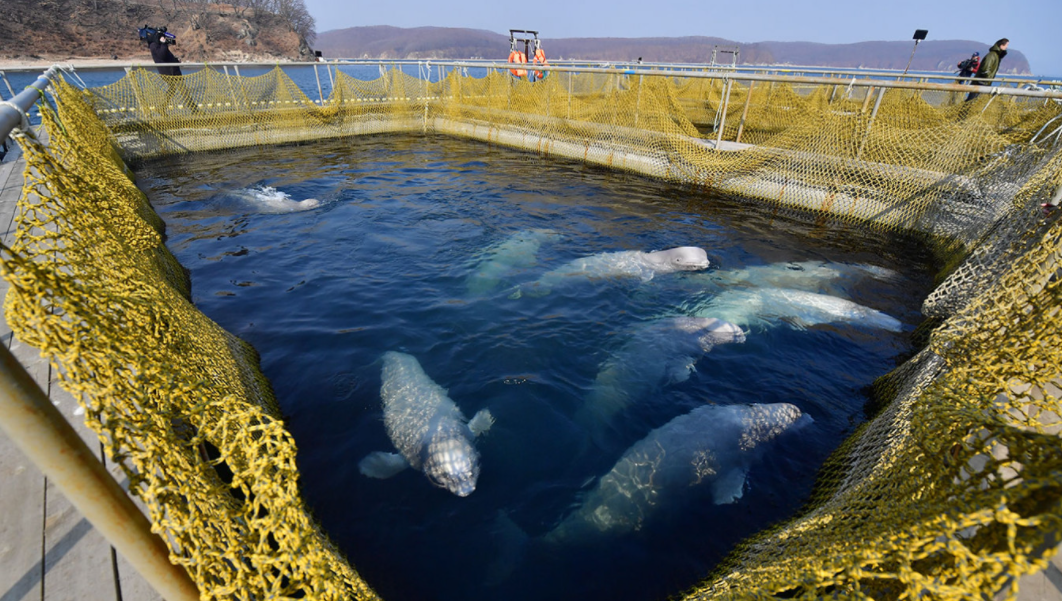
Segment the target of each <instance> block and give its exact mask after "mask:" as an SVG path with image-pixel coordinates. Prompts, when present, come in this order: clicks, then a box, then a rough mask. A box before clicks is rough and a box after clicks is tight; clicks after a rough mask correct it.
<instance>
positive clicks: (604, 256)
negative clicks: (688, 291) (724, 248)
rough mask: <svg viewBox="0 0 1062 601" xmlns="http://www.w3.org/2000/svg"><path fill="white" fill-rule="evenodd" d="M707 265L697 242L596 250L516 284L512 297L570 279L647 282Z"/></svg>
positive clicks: (540, 292)
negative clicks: (645, 248) (661, 247)
mask: <svg viewBox="0 0 1062 601" xmlns="http://www.w3.org/2000/svg"><path fill="white" fill-rule="evenodd" d="M707 268H708V253H707V252H705V250H704V249H703V248H698V247H696V246H679V247H676V248H669V249H667V250H657V251H652V252H644V251H640V250H626V251H619V252H609V253H599V254H596V255H590V256H589V257H582V258H579V259H575V260H574V261H569V262H568V263H565V264H564V265H561V266H560V267H558V268H556V269H554V270H552V271H548V272H546V273H544V274H542V277H540V278H538V279H537V280H535V281H534V282H531V283H529V284H524V285H521V286H520V287H518V288H517V290H516V291H515V292H514V293H513V294H512V295H511V297H512V298H520V296H522V295H523V293H524V292H525V291H526V293H527V294H528V295H529V296H544V295H546V294H549V293H550V292H551V291H552V290H553V288H555V287H557V286H560V285H562V284H567V283H572V282H585V281H588V280H594V279H606V278H638V279H641V280H642V281H643V282H648V281H649V280H651V279H653V277H654V276H656V275H657V274H663V273H674V272H677V271H699V270H701V269H707Z"/></svg>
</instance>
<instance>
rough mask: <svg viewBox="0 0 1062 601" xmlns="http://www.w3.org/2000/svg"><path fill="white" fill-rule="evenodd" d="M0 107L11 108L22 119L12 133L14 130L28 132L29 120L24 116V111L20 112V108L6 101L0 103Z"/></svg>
mask: <svg viewBox="0 0 1062 601" xmlns="http://www.w3.org/2000/svg"><path fill="white" fill-rule="evenodd" d="M0 106H9V107H11V108H13V109H15V110H16V111H17V112H18V114H19V116H21V117H22V123H20V124H19V125H18V126H17V127H15V128H13V129H12V131H14V130H22V131H29V129H30V120H29V116H28V115H26V111H24V110H22V108H21V107H19V106H18V105H17V104H15V103H14V102H10V101H7V100H4V101H2V102H0Z"/></svg>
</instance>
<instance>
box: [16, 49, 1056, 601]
mask: <svg viewBox="0 0 1062 601" xmlns="http://www.w3.org/2000/svg"><path fill="white" fill-rule="evenodd" d="M457 67H458V68H453V69H452V70H447V71H446V73H445V74H444V76H443V77H439V78H435V79H437V80H438V81H432V82H429V81H426V80H424V79H418V78H413V77H409V76H406V75H403V74H402V73H401V72H400V71H398V70H394V71H390V72H388V76H387V77H384V78H381V79H378V80H375V81H373V82H363V81H358V80H354V79H353V78H345V76H344V75H343V74H342V73H332V72H331V71H330V72H329V76H330V77H333V78H334V82H335V84H334V87H333V89H332V94H331V96H330V97H329V99H328V100H327V101H325V100H324V99H322V102H319V103H314V102H311V101H309V100H308V99H306V98H305V96H303V95H302V94H301V92H300V91H298V88H297V87H296V86H295V85H294V84H293V83H292V82H291V81H290V80H289V79H287V78H286V77H285V76H284V75H283V74H282V73H281V72H280V71H279V70H278V71H274V72H272V73H270V74H268V75H265V76H261V77H257V78H251V79H247V78H240V77H235V76H226V75H224V74H220V73H218V72H216V71H213V70H210V69H204V70H202V71H200V72H198V73H197V74H195V75H193V76H191V77H186V78H184V80H181V81H167V80H163V79H162V78H159V77H158V76H154V75H153V74H150V73H147V72H143V71H133V72H132V73H131V74H130V76H129V77H128V78H126V79H124V80H122V81H120V82H119V83H118V84H115V85H113V86H109V87H107V88H103V89H99V90H94V91H92V92H91V93H85V92H81V91H78V90H76V89H74V88H72V87H71V86H69V85H68V84H65V83H63V82H57V84H56V89H57V91H56V98H57V103H56V108H57V110H56V111H54V112H50V111H46V114H45V119H46V122H47V124H48V126H49V127H48V131H49V134H50V135H51V136H52V137H51V138H50V147H49V148H48V149H45V148H44V147H43V146H40V145H38V143H36V142H34V141H33V140H31V139H28V138H26V137H23V138H22V139H21V140H20V142H22V143H23V144H24V146H25V147H26V148H27V155H28V157H29V163H30V165H31V168H32V170H33V173H34V178H32V179H31V181H30V184H29V185H28V186H27V189H28V191H29V195H28V196H27V200H28V202H27V205H26V210H25V211H24V212H23V214H22V215H21V220H22V224H23V225H22V227H23V228H24V230H25V231H26V232H27V233H26V234H25V235H23V236H21V237H20V239H19V243H18V244H16V245H15V246H13V247H12V249H11V252H9V253H8V256H7V257H5V259H6V260H5V265H6V266H7V269H8V274H9V279H12V280H13V281H14V282H17V283H18V284H17V285H16V286H14V287H13V290H14V292H13V293H12V294H11V295H10V296H9V301H8V303H9V304H8V306H9V307H11V308H12V309H9V316H11V315H18V316H19V318H18V320H19V321H18V323H12V326H13V328H14V329H15V330H16V331H17V332H18V333H19V336H20V337H23V338H25V339H27V340H29V341H30V342H31V343H33V344H35V345H36V346H39V347H41V348H45V349H49V351H48V352H49V353H51V354H52V356H53V357H55V360H57V361H58V362H59V363H60V364H61V365H62V366H63V368H64V370H65V371H64V376H65V380H66V385H68V386H69V387H70V388H72V389H74V390H77V391H79V392H80V393H81V394H82V400H83V401H84V402H85V404H86V406H87V407H88V409H89V411H88V414H89V416H90V418H91V419H92V420H94V421H93V423H94V424H96V427H97V428H98V429H99V431H100V432H101V433H102V435H103V438H104V439H105V442H106V444H108V445H109V448H110V449H111V452H112V454H113V455H115V456H118V457H120V458H121V459H122V460H123V461H125V465H126V466H127V468H128V473H129V474H130V477H131V479H132V480H133V481H134V483H135V486H134V489H135V490H136V491H137V492H138V494H139V495H140V496H141V497H142V498H144V499H145V501H146V502H147V503H148V506H149V507H150V508H151V510H152V513H153V516H154V517H155V519H156V520H157V523H161V524H167V525H168V526H166V527H164V530H165V532H166V537H167V538H168V540H169V542H170V543H171V549H172V550H173V555H174V558H175V559H176V560H177V561H179V562H181V563H183V564H184V565H187V566H189V567H190V568H191V570H192V572H193V573H194V574H197V575H198V581H199V584H200V587H201V590H203V591H204V592H205V593H206V594H207V595H210V596H224V595H227V594H229V593H227V592H225V591H231V590H232V589H231V588H227V586H230V585H231V586H234V587H236V588H238V589H239V590H241V591H246V594H247V596H248V597H254V596H258V595H260V594H264V593H257V592H254V591H266V590H275V591H285V592H286V594H289V595H299V594H312V595H315V596H328V595H336V596H338V597H350V596H353V595H360V596H371V595H373V593H371V592H370V591H369V590H368V588H367V587H366V586H365V584H364V582H363V581H362V580H361V578H360V577H359V576H358V575H357V573H356V572H354V571H353V569H352V568H351V567H350V566H349V564H347V563H346V562H345V561H344V560H343V559H342V558H341V556H340V555H339V554H338V553H336V551H335V550H334V548H333V546H332V544H331V543H330V542H329V541H328V539H327V538H326V537H324V536H322V535H321V534H320V532H319V531H318V527H317V525H316V524H315V522H314V521H313V520H311V519H309V516H308V515H307V514H306V512H305V510H304V507H305V505H304V504H303V502H302V500H301V499H300V498H299V493H298V488H297V483H296V482H297V476H296V469H295V464H294V450H293V448H294V447H293V446H292V445H291V442H290V437H289V435H288V434H287V433H286V432H285V431H284V429H283V428H282V427H281V424H280V422H279V421H278V417H279V414H278V412H277V407H276V405H275V399H274V396H273V394H272V391H271V390H270V388H269V386H268V384H267V383H266V382H265V381H264V379H263V378H262V377H261V375H260V373H259V372H258V371H257V367H256V358H255V355H254V353H253V351H252V350H251V349H250V348H249V347H247V346H245V345H244V344H243V343H242V342H241V341H239V340H238V339H237V338H235V337H233V336H232V335H231V334H229V333H227V332H225V331H224V330H222V329H220V328H218V327H217V326H215V325H214V324H213V323H212V322H210V321H209V320H206V319H205V318H204V317H203V316H202V314H201V313H199V312H198V311H196V310H195V309H194V307H192V306H191V305H190V304H189V303H188V296H187V295H188V291H187V288H186V287H185V280H184V278H183V273H182V271H181V269H180V266H179V265H178V264H177V263H176V262H175V261H173V258H172V256H171V255H170V254H169V252H168V251H167V250H166V248H165V247H164V246H163V244H162V239H161V236H159V235H158V234H157V230H153V229H152V226H154V227H158V225H159V222H158V219H157V217H156V216H155V214H154V213H153V212H151V210H150V207H149V206H148V205H147V204H146V202H145V199H144V197H143V195H142V194H141V193H140V192H139V191H137V190H136V188H135V187H134V186H133V185H132V184H131V183H130V182H129V180H128V178H127V177H126V176H125V175H124V174H123V172H122V167H121V163H120V162H119V161H118V160H117V156H118V155H119V154H120V155H122V156H124V158H125V159H126V160H128V161H131V162H133V163H136V162H137V161H140V160H142V159H145V158H150V157H156V156H161V155H165V154H171V153H175V152H185V151H190V150H205V149H219V148H229V147H238V146H249V145H269V144H275V143H278V142H292V141H303V140H308V139H320V138H329V137H334V138H341V139H349V140H352V143H355V144H356V143H357V137H356V134H361V133H379V132H387V131H392V132H420V133H421V134H424V133H431V134H435V135H439V134H444V135H449V136H460V137H468V138H472V139H478V140H482V141H488V142H493V143H495V144H498V145H504V146H512V147H517V148H523V149H527V150H534V151H537V152H538V153H540V154H542V155H545V156H546V157H549V156H564V157H570V158H575V159H578V160H580V161H585V162H587V163H594V164H599V165H607V166H609V167H612V168H615V169H619V170H625V171H632V172H636V173H641V174H646V175H651V176H654V177H656V178H659V179H661V180H664V181H672V182H675V183H677V184H681V185H683V186H699V187H704V188H710V189H712V190H716V191H725V192H730V193H739V194H742V195H744V196H747V197H751V198H754V199H757V200H758V201H759V202H762V203H764V208H766V209H768V210H769V211H778V212H781V213H787V212H792V213H793V214H794V215H796V216H810V217H812V221H811V224H810V227H814V228H822V229H825V230H831V229H832V228H836V227H837V225H836V224H837V223H838V222H843V223H844V224H845V225H846V226H847V227H849V228H851V231H864V232H878V233H882V234H884V236H885V239H889V238H892V237H895V236H896V235H897V234H901V233H902V234H903V235H914V236H916V237H918V238H919V240H920V241H921V242H922V243H923V244H926V245H927V246H928V247H929V248H930V249H931V251H932V252H933V253H935V258H934V260H935V261H936V262H937V264H938V265H942V268H941V271H940V273H939V274H938V281H939V285H938V286H937V287H936V288H935V289H934V290H933V292H931V293H930V294H929V295H928V297H927V300H926V302H925V303H924V304H923V307H922V313H923V316H925V317H928V318H930V319H929V320H927V321H923V322H922V323H920V324H918V325H919V328H920V329H919V330H918V334H919V336H918V337H916V338H915V340H917V341H918V342H917V343H918V345H919V346H918V349H920V350H919V352H918V353H917V354H916V355H915V356H914V358H912V359H911V360H909V361H907V362H905V363H904V364H903V365H902V366H900V367H899V368H897V369H895V370H893V371H892V372H890V373H889V374H887V375H884V376H882V377H881V378H879V379H878V380H877V381H876V382H875V384H874V395H873V398H872V401H873V407H872V414H873V415H872V419H871V420H870V421H868V422H867V424H866V425H864V426H862V427H860V428H859V429H858V431H856V432H855V433H854V434H853V435H851V436H849V437H848V438H847V439H846V440H845V442H844V443H843V444H842V445H841V447H840V448H839V449H838V450H837V451H835V452H834V453H833V455H832V456H831V457H830V458H829V459H828V460H827V462H826V465H825V467H824V469H823V470H822V472H821V473H820V475H819V478H818V481H817V484H816V487H815V491H814V493H813V494H812V496H811V500H810V502H809V504H808V505H806V506H805V507H804V509H803V510H802V511H801V512H800V513H799V515H798V516H797V517H795V518H793V519H791V520H789V521H787V522H785V523H784V524H781V525H779V526H777V527H775V528H773V529H771V530H769V531H768V532H766V533H761V534H759V535H757V536H755V537H754V538H752V539H749V540H747V541H746V542H745V543H743V544H742V545H740V546H739V548H738V549H737V550H736V551H735V552H734V553H732V554H730V555H729V557H728V558H727V559H726V561H725V562H724V564H723V566H724V567H723V568H722V569H720V570H719V571H717V572H715V575H713V576H710V575H708V574H705V575H704V576H705V579H703V580H702V581H701V583H700V584H699V585H697V586H696V587H695V588H693V589H691V590H690V591H689V592H688V595H690V596H691V597H702V596H713V595H750V596H751V595H753V594H757V591H760V592H761V593H770V594H785V595H787V596H807V597H817V596H820V595H822V594H825V593H828V592H830V591H841V592H842V593H845V594H853V595H859V594H863V593H867V594H871V595H875V596H878V595H891V594H895V595H897V596H898V595H901V594H904V593H905V592H906V593H910V594H917V593H920V592H930V593H932V594H935V595H939V596H942V597H949V596H954V597H960V596H963V595H966V594H969V591H971V590H978V591H983V592H988V593H991V592H994V591H995V590H997V589H999V588H1001V587H1002V586H1003V585H1004V583H1005V578H1006V577H1007V576H1006V575H1018V574H1021V573H1024V572H1026V571H1028V570H1030V569H1032V568H1033V567H1034V566H1035V565H1036V561H1038V557H1039V556H1038V553H1040V552H1039V551H1036V549H1038V548H1039V545H1041V543H1042V542H1043V540H1044V533H1046V532H1050V531H1052V530H1056V529H1057V520H1058V515H1059V511H1058V497H1057V494H1056V493H1057V490H1058V489H1057V473H1056V471H1057V466H1058V457H1057V455H1058V452H1059V451H1058V445H1057V440H1056V439H1055V438H1054V432H1053V429H1054V422H1055V420H1056V419H1057V416H1056V414H1055V413H1054V411H1055V405H1056V398H1055V394H1056V393H1057V390H1056V389H1054V388H1053V385H1052V384H1051V383H1052V382H1053V380H1054V379H1055V377H1056V376H1057V373H1056V372H1055V371H1053V370H1052V369H1051V368H1050V367H1049V366H1051V365H1053V364H1054V363H1056V361H1053V359H1052V357H1053V353H1056V352H1057V351H1056V350H1055V349H1057V344H1055V342H1056V341H1055V338H1057V328H1056V327H1055V326H1054V325H1053V321H1052V319H1053V317H1051V316H1052V315H1054V310H1055V307H1056V306H1057V302H1058V299H1057V290H1056V288H1055V286H1056V285H1055V283H1054V281H1053V275H1054V273H1055V270H1056V266H1055V263H1054V257H1055V253H1056V249H1057V228H1056V227H1055V223H1054V222H1053V221H1052V220H1047V221H1044V220H1042V218H1041V213H1040V208H1039V204H1040V203H1042V202H1046V201H1047V200H1049V199H1050V198H1051V195H1052V194H1053V192H1054V190H1055V188H1056V187H1057V186H1058V184H1059V181H1058V180H1059V170H1058V165H1059V162H1058V161H1059V159H1058V155H1057V150H1056V148H1055V147H1054V146H1052V144H1051V142H1050V141H1045V139H1044V136H1043V134H1044V133H1045V130H1046V128H1047V127H1048V126H1049V124H1050V123H1051V122H1052V120H1053V119H1055V117H1057V116H1058V111H1059V108H1058V104H1057V103H1055V102H1054V101H1053V100H1052V95H1051V93H1044V92H1036V91H1029V90H1014V91H1008V92H1007V93H1003V94H994V95H983V96H982V97H980V98H978V99H975V100H974V101H972V102H969V103H965V102H960V101H959V100H960V98H959V97H958V96H957V95H956V93H958V92H960V91H961V89H954V88H953V87H950V86H938V85H930V84H916V83H911V82H891V81H881V80H868V81H863V82H860V85H858V86H856V85H855V83H854V82H853V85H851V86H845V85H843V84H844V83H847V82H843V81H841V80H838V81H828V80H825V78H821V79H820V78H807V79H793V80H791V81H788V80H787V79H786V78H781V77H777V76H772V75H767V74H762V73H746V74H742V73H730V72H727V73H702V74H691V73H688V72H687V73H676V72H667V71H658V72H653V71H648V70H647V71H644V72H643V71H639V70H635V69H631V70H630V72H627V70H617V69H571V70H569V69H565V68H558V69H554V72H552V73H551V74H550V75H549V76H548V77H547V78H546V79H544V80H543V81H540V82H537V83H534V84H531V83H528V82H526V81H514V80H513V79H511V78H510V77H509V76H508V75H506V74H503V73H498V72H491V73H488V74H487V76H486V77H471V76H466V75H464V74H463V73H462V72H461V66H457ZM175 86H179V87H176V88H175ZM870 86H873V87H874V88H875V90H874V91H871V90H869V89H867V88H868V87H870ZM171 92H172V93H171ZM175 98H176V99H177V100H174V99H175ZM60 125H61V127H60ZM1047 131H1050V130H1047ZM704 132H708V133H704ZM111 136H113V137H111ZM110 140H115V141H117V144H118V145H117V153H116V152H115V150H114V149H113V148H112V147H111V146H110ZM263 190H264V189H263ZM296 200H301V199H296ZM79 203H86V204H79ZM100 207H106V208H107V211H106V214H104V211H101V210H99V209H100ZM90 208H91V209H93V210H89V209H90ZM664 208H665V209H666V207H664ZM760 210H761V209H759V208H757V211H760ZM750 213H752V211H751V210H750ZM760 214H762V213H760ZM797 221H798V222H799V221H800V219H797ZM875 235H877V234H875ZM654 242H655V241H654ZM585 250H587V251H591V250H596V251H600V250H603V249H601V248H598V249H589V248H587V249H585ZM787 258H788V257H787ZM829 259H830V260H831V262H838V263H846V261H847V259H846V258H845V257H837V258H836V259H839V260H835V258H833V257H830V258H829ZM558 260H560V259H559V258H558ZM49 274H51V275H49ZM93 294H98V295H101V296H95V297H94V296H91V295H93ZM86 299H93V300H88V301H87V302H86ZM519 300H523V299H519ZM57 306H61V307H62V309H61V310H56V307H57ZM9 319H12V320H14V318H13V317H9ZM911 325H915V324H911ZM47 336H53V337H54V340H71V339H76V340H78V341H79V343H78V344H76V345H72V346H68V345H59V344H57V343H54V342H49V341H48V339H47V338H46V337H47ZM723 350H724V348H723V347H721V348H720V349H719V352H722V351H723ZM715 352H717V351H715V350H713V354H714V353H715ZM1023 357H1024V358H1023ZM426 371H427V368H426ZM437 373H438V372H433V373H432V375H436V377H440V376H438V375H437ZM104 374H107V379H106V380H104V379H103V378H104ZM110 374H113V377H111V376H110ZM440 378H441V377H440ZM101 383H102V384H101ZM141 409H148V410H144V411H142V410H141ZM142 420H147V422H144V421H142ZM149 424H150V425H149ZM145 433H146V434H147V436H148V438H141V437H143V436H144V435H145ZM607 467H608V466H607V465H606V466H605V468H606V469H607ZM230 474H231V475H230ZM170 478H174V479H176V480H178V481H180V482H182V486H181V487H180V494H177V495H174V494H171V493H170V491H171V489H172V486H171V485H170V484H168V482H170V480H169V479H170ZM475 498H476V497H475V496H472V497H470V499H468V500H474V499H475ZM207 515H211V516H214V517H212V518H206V517H205V516H207ZM517 521H519V520H517ZM177 524H195V526H194V527H190V526H185V525H181V526H178V525H177ZM525 526H526V524H525ZM856 541H857V542H856ZM228 557H238V558H240V559H239V561H235V562H234V561H231V560H229V559H226V558H228ZM355 565H357V562H355ZM220 583H230V585H223V584H220ZM299 591H302V592H301V593H300V592H299Z"/></svg>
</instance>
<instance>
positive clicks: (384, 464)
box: [358, 451, 409, 480]
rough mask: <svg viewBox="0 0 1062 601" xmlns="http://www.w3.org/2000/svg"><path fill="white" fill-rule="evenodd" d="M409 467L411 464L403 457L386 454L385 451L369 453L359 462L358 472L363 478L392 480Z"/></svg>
mask: <svg viewBox="0 0 1062 601" xmlns="http://www.w3.org/2000/svg"><path fill="white" fill-rule="evenodd" d="M407 467H409V462H408V461H406V460H405V458H403V457H402V456H401V455H399V454H398V453H384V452H383V451H376V452H375V453H369V454H368V455H366V456H365V458H364V459H362V460H361V461H360V462H358V471H360V472H361V473H362V475H363V476H368V477H370V478H379V479H381V480H383V479H386V478H390V477H391V476H394V475H395V474H397V473H399V472H401V471H402V470H404V469H406V468H407Z"/></svg>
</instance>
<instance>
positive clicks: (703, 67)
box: [4, 59, 1062, 86]
mask: <svg viewBox="0 0 1062 601" xmlns="http://www.w3.org/2000/svg"><path fill="white" fill-rule="evenodd" d="M454 60H459V61H460V62H461V64H462V65H463V66H466V67H481V68H494V67H495V66H496V65H497V64H498V63H499V61H491V60H482V59H475V60H472V59H470V60H460V59H454ZM424 62H425V61H424V60H423V59H420V60H418V59H333V60H327V61H315V62H288V63H237V62H216V63H181V66H182V67H197V68H202V67H220V66H223V65H228V66H233V65H244V66H261V67H275V66H277V65H281V66H291V67H311V66H314V65H320V64H322V63H324V64H327V65H330V66H333V67H336V66H339V67H342V66H366V65H392V66H395V65H416V64H421V63H424ZM432 63H433V64H437V65H441V64H448V63H447V62H446V61H445V59H444V60H443V61H439V60H433V61H432ZM502 64H505V65H507V64H508V63H502ZM60 65H61V64H60ZM553 66H556V67H568V68H597V69H610V70H612V71H615V70H616V69H623V70H629V69H638V70H640V71H644V70H646V69H648V70H653V71H660V70H664V71H669V72H679V73H683V74H689V73H696V72H700V71H714V72H727V73H729V74H731V76H733V75H734V74H735V73H741V74H742V75H744V74H745V73H746V72H747V73H749V74H763V75H769V74H772V73H773V74H775V75H792V76H798V77H801V76H805V75H802V74H808V73H814V74H818V75H823V76H837V77H840V78H841V79H850V78H853V77H856V78H858V77H877V78H883V77H889V78H897V79H898V80H904V79H908V80H914V81H918V80H923V79H926V80H928V79H939V80H945V81H962V82H969V81H973V80H974V79H975V78H974V77H959V75H958V74H952V73H942V72H938V73H935V74H927V73H915V74H911V75H906V76H905V75H904V74H903V71H898V70H897V71H891V70H880V69H879V70H865V69H858V68H854V67H853V68H836V69H827V68H823V67H814V66H800V65H738V66H736V67H732V66H720V65H714V66H713V65H709V64H706V63H705V64H697V63H637V62H623V61H583V60H555V61H551V62H550V67H553ZM127 67H128V68H153V67H155V63H141V62H121V61H115V62H114V64H112V65H93V66H87V65H86V66H80V67H77V69H79V70H81V71H109V70H114V69H122V68H127ZM66 68H69V69H73V67H72V66H70V67H66ZM40 69H41V67H6V68H5V69H4V70H5V71H8V72H25V71H38V70H40ZM837 77H834V79H837ZM734 79H737V80H744V79H745V78H744V77H734ZM992 81H993V82H996V83H1002V84H1015V85H1022V84H1036V85H1041V86H1062V81H1060V80H1045V79H1044V78H1042V77H1014V76H1006V75H1000V76H997V77H995V78H994V79H993V80H992ZM834 83H836V81H835V82H834Z"/></svg>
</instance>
